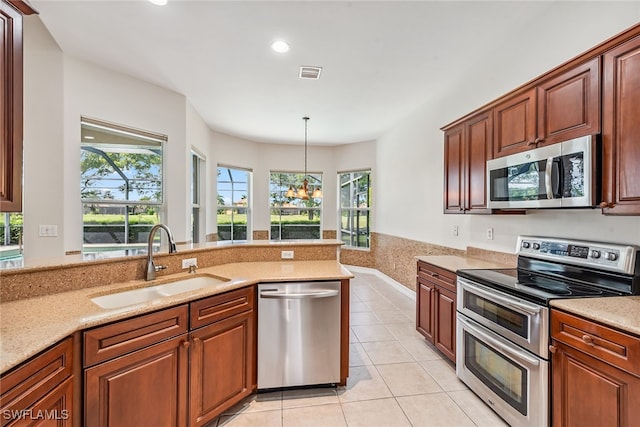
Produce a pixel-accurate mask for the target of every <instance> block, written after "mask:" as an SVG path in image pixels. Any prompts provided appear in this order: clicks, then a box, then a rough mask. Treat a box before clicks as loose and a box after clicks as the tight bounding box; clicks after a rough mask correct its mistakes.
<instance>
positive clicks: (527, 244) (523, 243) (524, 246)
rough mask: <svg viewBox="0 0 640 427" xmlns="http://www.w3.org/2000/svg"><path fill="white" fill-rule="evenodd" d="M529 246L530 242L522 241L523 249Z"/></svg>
mask: <svg viewBox="0 0 640 427" xmlns="http://www.w3.org/2000/svg"><path fill="white" fill-rule="evenodd" d="M530 246H531V243H529V242H522V247H523V248H525V249H529V247H530Z"/></svg>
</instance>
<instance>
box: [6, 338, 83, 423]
mask: <svg viewBox="0 0 640 427" xmlns="http://www.w3.org/2000/svg"><path fill="white" fill-rule="evenodd" d="M72 370H73V338H71V337H69V338H66V339H65V340H63V341H61V342H60V343H58V344H56V345H54V346H53V347H51V348H50V349H48V350H46V351H45V352H44V353H42V354H40V355H38V356H35V357H34V358H33V359H31V360H30V361H28V362H26V363H24V364H23V365H21V366H19V367H18V368H16V369H15V370H13V371H10V372H9V373H8V374H5V375H3V376H2V378H0V389H2V395H1V396H0V406H1V407H2V408H1V410H2V413H3V414H5V412H4V411H12V410H13V411H19V410H24V409H28V408H30V407H31V406H32V405H33V404H34V403H35V402H37V401H38V400H40V399H42V397H43V396H45V395H46V394H47V393H49V392H50V391H51V390H52V389H54V388H55V387H56V386H58V385H59V384H60V383H62V382H63V381H64V380H65V379H66V378H68V377H71V374H72ZM5 421H7V420H4V419H3V420H2V425H5V424H6V423H5Z"/></svg>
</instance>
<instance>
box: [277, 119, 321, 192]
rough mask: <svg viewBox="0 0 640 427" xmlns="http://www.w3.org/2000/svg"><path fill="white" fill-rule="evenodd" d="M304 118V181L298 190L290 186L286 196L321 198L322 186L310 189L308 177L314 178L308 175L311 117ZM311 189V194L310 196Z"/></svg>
mask: <svg viewBox="0 0 640 427" xmlns="http://www.w3.org/2000/svg"><path fill="white" fill-rule="evenodd" d="M302 120H304V177H303V178H304V181H302V185H301V186H300V188H298V190H297V191H296V190H295V189H294V188H293V186H289V189H288V190H287V192H286V193H285V196H286V197H290V198H293V197H296V198H298V199H302V200H309V198H313V199H320V198H321V197H322V190H321V189H320V187H315V188H314V189H313V190H310V188H309V180H308V179H307V178H313V177H312V176H310V175H307V130H308V123H309V117H303V118H302ZM314 179H315V178H314ZM310 191H311V196H309V192H310Z"/></svg>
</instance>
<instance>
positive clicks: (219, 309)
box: [191, 286, 255, 329]
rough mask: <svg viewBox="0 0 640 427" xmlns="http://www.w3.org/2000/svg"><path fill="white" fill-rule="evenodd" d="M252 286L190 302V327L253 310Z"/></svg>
mask: <svg viewBox="0 0 640 427" xmlns="http://www.w3.org/2000/svg"><path fill="white" fill-rule="evenodd" d="M254 288H255V287H254V286H248V287H246V288H242V289H236V290H235V291H229V292H225V293H224V294H220V295H215V296H212V297H209V298H205V299H201V300H199V301H195V302H192V303H191V329H195V328H199V327H201V326H205V325H209V324H211V323H215V322H218V321H220V320H223V319H225V318H228V317H231V316H235V315H236V314H239V313H243V312H245V311H249V310H253V307H254V305H255V302H254V301H255V290H254Z"/></svg>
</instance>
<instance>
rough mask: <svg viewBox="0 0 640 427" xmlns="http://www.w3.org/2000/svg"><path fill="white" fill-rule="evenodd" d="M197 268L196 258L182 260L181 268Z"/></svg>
mask: <svg viewBox="0 0 640 427" xmlns="http://www.w3.org/2000/svg"><path fill="white" fill-rule="evenodd" d="M192 265H193V266H194V267H197V266H198V258H185V259H183V260H182V268H183V269H185V268H189V267H191V266H192Z"/></svg>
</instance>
